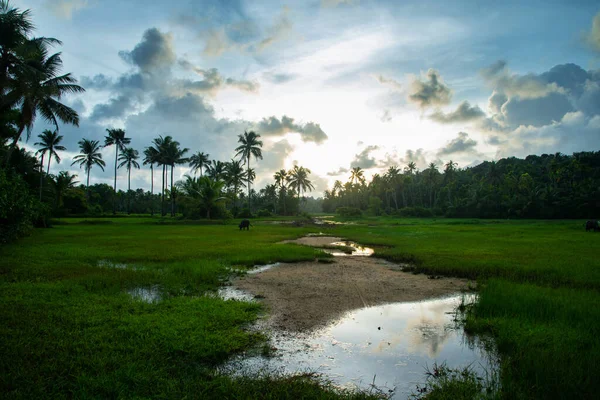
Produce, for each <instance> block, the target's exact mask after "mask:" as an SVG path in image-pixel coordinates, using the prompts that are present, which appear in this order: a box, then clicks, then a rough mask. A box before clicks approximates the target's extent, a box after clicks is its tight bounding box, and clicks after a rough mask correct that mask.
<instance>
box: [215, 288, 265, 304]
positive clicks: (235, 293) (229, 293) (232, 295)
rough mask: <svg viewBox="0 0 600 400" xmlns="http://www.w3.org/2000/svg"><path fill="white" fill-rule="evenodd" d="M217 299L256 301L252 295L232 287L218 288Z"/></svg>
mask: <svg viewBox="0 0 600 400" xmlns="http://www.w3.org/2000/svg"><path fill="white" fill-rule="evenodd" d="M217 297H220V298H221V299H223V300H238V301H256V300H255V298H254V296H253V295H252V294H250V293H248V292H245V291H243V290H240V289H237V288H235V287H234V286H222V287H220V288H219V290H218V291H217Z"/></svg>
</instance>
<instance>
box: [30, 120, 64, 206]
mask: <svg viewBox="0 0 600 400" xmlns="http://www.w3.org/2000/svg"><path fill="white" fill-rule="evenodd" d="M38 137H39V138H40V141H39V142H36V143H35V145H36V146H41V147H40V148H39V149H38V151H36V154H38V153H39V154H41V155H42V160H41V163H40V201H42V183H43V181H44V180H43V178H44V174H43V173H42V167H43V166H44V156H45V155H46V153H48V169H47V170H46V175H48V174H50V162H51V161H52V157H54V160H55V161H56V162H57V163H59V164H60V157H59V156H58V153H57V151H59V150H60V151H65V150H67V149H66V147H64V146H61V145H60V142H61V141H62V139H63V137H62V136H60V135H59V134H58V131H54V132H52V131H51V130H48V129H46V130H45V131H43V132H42V133H41V134H40V135H38Z"/></svg>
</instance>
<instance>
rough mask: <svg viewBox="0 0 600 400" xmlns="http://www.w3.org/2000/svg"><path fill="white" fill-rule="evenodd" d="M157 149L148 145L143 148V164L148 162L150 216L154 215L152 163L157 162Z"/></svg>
mask: <svg viewBox="0 0 600 400" xmlns="http://www.w3.org/2000/svg"><path fill="white" fill-rule="evenodd" d="M158 161H159V160H158V150H156V148H154V147H152V146H149V147H146V149H144V165H148V164H150V199H151V201H150V216H152V217H153V216H154V199H153V197H154V164H158Z"/></svg>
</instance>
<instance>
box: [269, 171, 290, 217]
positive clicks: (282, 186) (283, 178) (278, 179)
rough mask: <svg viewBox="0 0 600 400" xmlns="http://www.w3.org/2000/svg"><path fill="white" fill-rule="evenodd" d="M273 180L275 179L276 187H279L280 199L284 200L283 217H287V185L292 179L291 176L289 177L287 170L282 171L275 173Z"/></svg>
mask: <svg viewBox="0 0 600 400" xmlns="http://www.w3.org/2000/svg"><path fill="white" fill-rule="evenodd" d="M273 178H275V185H276V186H279V197H280V198H281V199H283V215H286V214H287V212H286V207H285V203H286V201H285V197H286V191H287V184H288V181H289V179H290V176H289V175H288V173H287V171H286V170H285V169H280V170H279V171H277V172H275V175H273Z"/></svg>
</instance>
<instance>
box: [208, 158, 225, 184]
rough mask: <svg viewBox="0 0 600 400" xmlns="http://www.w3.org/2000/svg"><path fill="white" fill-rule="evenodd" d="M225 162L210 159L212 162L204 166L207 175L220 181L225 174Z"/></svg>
mask: <svg viewBox="0 0 600 400" xmlns="http://www.w3.org/2000/svg"><path fill="white" fill-rule="evenodd" d="M225 166H226V163H224V162H222V161H216V160H212V163H210V164H208V165H207V166H206V173H207V175H208V176H209V177H210V178H211V179H212V180H214V181H221V180H223V177H224V176H225Z"/></svg>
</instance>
